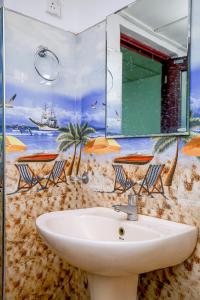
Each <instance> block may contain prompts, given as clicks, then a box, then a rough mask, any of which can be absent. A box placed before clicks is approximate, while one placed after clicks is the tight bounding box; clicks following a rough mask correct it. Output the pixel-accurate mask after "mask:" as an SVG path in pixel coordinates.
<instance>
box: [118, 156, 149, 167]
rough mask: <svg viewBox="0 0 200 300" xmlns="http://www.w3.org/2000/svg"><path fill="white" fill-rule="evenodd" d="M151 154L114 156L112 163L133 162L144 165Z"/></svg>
mask: <svg viewBox="0 0 200 300" xmlns="http://www.w3.org/2000/svg"><path fill="white" fill-rule="evenodd" d="M153 157H154V156H153V155H142V154H130V155H126V156H121V157H116V158H115V159H114V163H118V164H135V165H145V164H147V163H149V162H150V161H151V160H152V159H153Z"/></svg>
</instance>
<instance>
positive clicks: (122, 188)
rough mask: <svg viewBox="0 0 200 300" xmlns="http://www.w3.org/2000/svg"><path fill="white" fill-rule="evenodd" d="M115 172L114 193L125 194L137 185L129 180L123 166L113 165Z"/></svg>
mask: <svg viewBox="0 0 200 300" xmlns="http://www.w3.org/2000/svg"><path fill="white" fill-rule="evenodd" d="M112 166H113V168H114V171H115V183H114V192H115V191H119V192H121V193H125V192H126V191H128V190H129V189H131V188H132V187H133V186H134V185H135V183H134V182H133V181H132V180H131V179H129V178H128V176H127V174H126V172H125V170H124V168H123V166H122V165H116V164H113V165H112Z"/></svg>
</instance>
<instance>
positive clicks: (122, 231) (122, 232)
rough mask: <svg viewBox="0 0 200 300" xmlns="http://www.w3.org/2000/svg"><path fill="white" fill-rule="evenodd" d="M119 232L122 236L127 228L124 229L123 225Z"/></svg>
mask: <svg viewBox="0 0 200 300" xmlns="http://www.w3.org/2000/svg"><path fill="white" fill-rule="evenodd" d="M118 232H119V235H120V236H124V234H125V230H124V228H123V227H120V228H119V230H118Z"/></svg>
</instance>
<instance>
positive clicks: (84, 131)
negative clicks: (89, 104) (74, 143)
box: [76, 123, 96, 176]
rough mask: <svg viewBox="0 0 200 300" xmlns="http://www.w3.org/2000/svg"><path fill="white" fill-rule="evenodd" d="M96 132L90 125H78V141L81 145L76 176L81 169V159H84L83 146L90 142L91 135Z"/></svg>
mask: <svg viewBox="0 0 200 300" xmlns="http://www.w3.org/2000/svg"><path fill="white" fill-rule="evenodd" d="M95 132H96V131H95V129H94V128H92V127H89V126H88V123H84V124H83V125H79V124H77V125H76V133H77V140H78V142H79V145H80V149H79V156H78V161H77V165H76V176H77V175H78V172H79V168H80V163H81V157H82V146H83V145H85V144H86V143H87V141H88V140H89V135H90V134H91V133H95Z"/></svg>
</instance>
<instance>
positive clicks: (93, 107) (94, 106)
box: [91, 101, 98, 109]
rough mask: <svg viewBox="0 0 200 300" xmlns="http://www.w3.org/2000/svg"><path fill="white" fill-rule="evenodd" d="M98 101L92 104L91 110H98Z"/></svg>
mask: <svg viewBox="0 0 200 300" xmlns="http://www.w3.org/2000/svg"><path fill="white" fill-rule="evenodd" d="M97 103H98V102H97V101H95V102H94V103H92V104H91V108H92V109H96V108H97Z"/></svg>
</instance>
